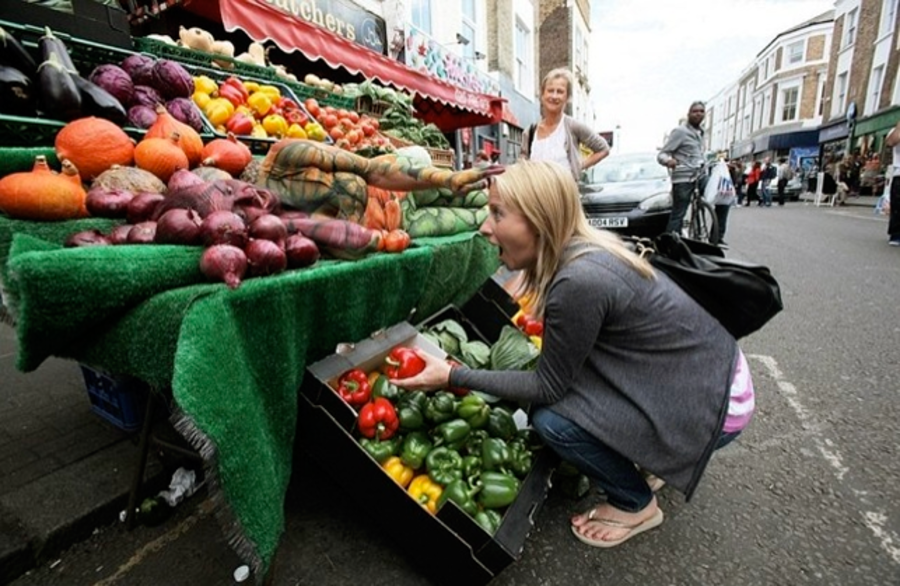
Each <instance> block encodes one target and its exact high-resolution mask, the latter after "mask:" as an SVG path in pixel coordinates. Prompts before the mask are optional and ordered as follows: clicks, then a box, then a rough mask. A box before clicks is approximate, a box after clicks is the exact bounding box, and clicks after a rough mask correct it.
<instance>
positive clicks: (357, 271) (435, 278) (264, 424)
mask: <svg viewBox="0 0 900 586" xmlns="http://www.w3.org/2000/svg"><path fill="white" fill-rule="evenodd" d="M114 223H115V222H113V221H109V220H97V219H89V220H77V221H71V222H60V223H39V222H25V221H17V220H11V219H9V218H6V217H3V216H0V291H2V293H3V303H4V305H6V307H7V309H8V310H9V311H10V312H11V313H12V315H13V316H14V318H15V321H16V329H17V335H18V340H19V355H18V357H17V367H18V368H19V369H20V370H23V371H26V372H28V371H32V370H34V369H36V368H37V367H38V366H39V365H40V364H41V363H42V362H43V361H44V360H45V359H46V358H48V357H50V356H58V357H63V358H71V359H74V360H77V361H79V362H83V363H86V364H90V365H95V366H97V367H100V368H103V369H104V370H107V371H109V372H113V373H117V374H121V375H128V376H134V377H137V378H138V379H141V380H143V381H145V382H146V383H148V384H149V385H150V386H151V387H153V388H156V389H168V388H171V391H172V396H173V397H174V400H175V403H176V415H175V417H176V425H177V427H178V429H179V430H180V431H181V432H182V434H184V435H185V437H186V438H188V439H189V440H190V441H191V443H192V444H193V445H194V446H195V447H196V448H197V449H198V450H199V451H200V452H201V454H202V456H203V458H204V460H205V462H206V466H207V473H208V475H209V477H210V478H211V479H212V481H213V487H214V488H213V493H214V495H215V496H216V497H217V498H218V503H219V504H220V506H221V510H222V512H223V513H225V514H226V516H225V518H226V519H228V520H229V522H228V526H227V527H226V531H227V532H228V533H229V537H230V538H231V542H232V544H233V546H234V547H235V549H236V550H237V551H238V553H239V554H240V555H241V556H242V557H243V558H244V559H245V560H246V561H247V562H248V563H250V564H251V565H252V566H253V567H254V569H255V570H257V571H258V572H265V571H266V570H267V568H268V566H269V564H270V563H271V561H272V559H273V557H274V554H275V551H276V549H277V546H278V541H279V536H280V534H281V532H282V530H283V527H284V507H283V503H284V497H285V494H286V491H287V486H288V482H289V481H290V479H291V473H292V470H291V462H292V452H293V444H294V435H295V427H296V422H297V390H298V388H299V387H300V383H301V382H302V379H303V375H304V371H305V366H306V364H307V363H308V362H312V361H315V360H318V359H320V358H322V357H324V356H326V355H328V354H330V353H332V352H333V351H334V348H335V346H336V345H337V344H338V343H340V342H348V341H351V342H352V341H355V340H359V339H362V338H365V337H367V336H369V335H370V334H371V333H372V332H374V331H376V330H379V329H381V328H384V327H386V326H389V325H391V324H395V323H397V322H399V321H402V320H411V321H417V318H418V319H421V318H425V317H427V316H429V315H430V314H432V313H434V312H436V311H438V310H439V309H440V308H442V307H443V306H444V305H446V304H448V303H462V302H463V301H465V300H466V299H468V298H469V297H471V296H472V295H473V293H474V292H475V291H476V290H477V289H478V288H479V287H480V286H481V284H482V283H483V282H484V281H485V280H487V279H488V278H489V277H490V275H491V274H492V273H493V272H494V271H495V270H496V268H497V266H498V261H497V255H496V252H495V250H494V249H493V247H492V246H491V245H490V244H489V243H488V242H487V241H486V240H485V239H484V238H481V237H480V236H478V235H477V234H476V233H473V232H472V233H466V234H461V235H457V236H454V237H446V238H434V239H421V240H418V241H417V246H414V247H412V248H410V249H408V250H407V251H405V252H403V253H401V254H375V255H371V256H369V257H367V258H364V259H361V260H357V261H320V262H319V263H318V264H317V265H315V266H313V267H311V268H308V269H303V270H296V271H289V272H286V273H282V274H280V275H276V276H270V277H265V278H258V279H249V280H247V281H244V282H243V284H242V285H241V286H240V287H239V288H238V289H235V290H229V289H227V288H226V287H225V286H224V285H222V284H210V283H206V282H204V280H203V277H202V275H201V274H200V272H199V270H198V268H197V266H198V262H199V258H200V255H201V249H200V248H198V247H197V248H195V247H184V246H164V245H150V246H135V245H128V246H103V247H87V248H63V247H62V245H61V243H62V242H63V241H64V240H65V238H66V236H68V235H69V234H71V233H74V232H77V231H80V230H83V229H87V228H92V227H99V228H101V229H105V228H109V227H110V226H111V225H113V224H114ZM413 311H415V316H416V317H413V318H410V314H411V312H413ZM297 480H299V481H300V482H302V481H303V478H302V477H299V476H298V478H297Z"/></svg>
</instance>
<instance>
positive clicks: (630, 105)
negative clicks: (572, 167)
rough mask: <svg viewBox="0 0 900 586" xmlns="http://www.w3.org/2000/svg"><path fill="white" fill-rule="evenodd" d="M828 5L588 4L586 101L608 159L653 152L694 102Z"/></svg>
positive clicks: (767, 0) (802, 0) (761, 0)
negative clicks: (610, 142)
mask: <svg viewBox="0 0 900 586" xmlns="http://www.w3.org/2000/svg"><path fill="white" fill-rule="evenodd" d="M833 8H834V0H679V1H673V0H593V2H591V28H592V31H591V62H590V84H591V99H592V100H593V102H594V106H595V109H596V113H597V122H598V126H599V128H598V130H602V131H606V130H613V129H614V128H615V127H616V126H619V132H618V134H617V136H616V139H617V142H618V144H615V143H614V146H613V152H622V153H626V152H639V151H653V150H656V149H657V148H659V147H660V146H662V140H663V137H664V136H665V134H666V133H667V132H668V131H670V130H671V129H672V128H674V127H675V126H677V125H678V122H679V120H680V119H681V118H684V117H685V115H686V114H687V111H688V108H689V106H690V104H691V102H693V101H694V100H704V101H705V100H708V99H709V98H712V97H713V96H715V95H716V94H717V93H718V92H719V91H721V90H722V89H724V88H725V87H726V86H727V85H728V84H729V83H732V82H734V81H736V80H737V78H738V76H740V74H741V73H742V72H743V71H744V70H745V69H746V68H747V67H748V66H750V64H751V63H753V60H754V59H755V58H756V55H757V54H758V53H759V52H760V51H762V50H763V49H764V48H765V47H766V45H768V44H769V43H770V42H771V41H772V40H773V39H774V38H775V37H776V36H777V35H778V34H779V33H781V32H784V31H785V30H787V29H790V28H792V27H794V26H796V25H798V24H801V23H803V22H805V21H807V20H809V19H811V18H813V17H815V16H818V15H819V14H821V13H823V12H825V11H827V10H831V9H833Z"/></svg>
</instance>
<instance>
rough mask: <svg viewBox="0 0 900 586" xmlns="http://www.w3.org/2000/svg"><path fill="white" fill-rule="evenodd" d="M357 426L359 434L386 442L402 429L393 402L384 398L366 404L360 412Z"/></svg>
mask: <svg viewBox="0 0 900 586" xmlns="http://www.w3.org/2000/svg"><path fill="white" fill-rule="evenodd" d="M356 425H357V427H359V433H361V434H362V435H363V436H365V437H368V438H375V439H378V440H386V439H390V438H391V437H392V436H393V435H394V434H395V433H396V432H397V429H398V428H399V427H400V419H399V418H398V417H397V410H396V409H394V406H393V405H392V404H391V402H390V401H388V400H387V399H385V398H384V397H378V398H377V399H375V400H374V401H372V402H371V403H366V404H365V405H364V406H363V408H362V409H360V410H359V417H357V419H356Z"/></svg>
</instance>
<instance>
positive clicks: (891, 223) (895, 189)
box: [885, 122, 900, 246]
mask: <svg viewBox="0 0 900 586" xmlns="http://www.w3.org/2000/svg"><path fill="white" fill-rule="evenodd" d="M885 143H886V144H887V145H888V146H889V147H891V153H892V155H893V159H892V161H891V163H892V164H891V170H890V176H891V188H890V189H891V191H890V193H891V199H890V202H891V204H890V205H891V211H890V216H889V220H888V243H889V244H890V245H891V246H900V179H898V177H900V122H897V124H896V125H894V128H893V129H892V130H891V131H890V133H888V135H887V138H886V139H885Z"/></svg>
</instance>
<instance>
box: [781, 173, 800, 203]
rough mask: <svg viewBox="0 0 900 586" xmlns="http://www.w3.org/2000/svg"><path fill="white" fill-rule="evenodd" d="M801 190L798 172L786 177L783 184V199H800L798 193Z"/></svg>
mask: <svg viewBox="0 0 900 586" xmlns="http://www.w3.org/2000/svg"><path fill="white" fill-rule="evenodd" d="M802 192H803V180H802V179H800V175H799V174H798V173H794V176H793V177H791V178H790V179H788V182H787V183H786V184H785V186H784V199H786V200H787V201H800V194H801V193H802Z"/></svg>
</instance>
